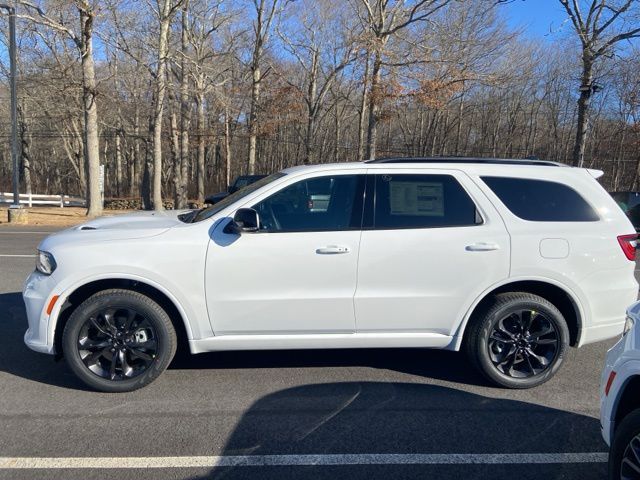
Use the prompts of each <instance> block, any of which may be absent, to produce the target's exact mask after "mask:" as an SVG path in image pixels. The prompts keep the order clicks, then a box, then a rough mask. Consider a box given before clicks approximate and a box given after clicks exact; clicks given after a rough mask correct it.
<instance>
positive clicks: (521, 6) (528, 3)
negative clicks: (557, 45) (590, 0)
mask: <svg viewBox="0 0 640 480" xmlns="http://www.w3.org/2000/svg"><path fill="white" fill-rule="evenodd" d="M504 8H505V9H506V11H507V12H506V13H507V17H508V19H509V24H510V25H511V26H517V27H522V28H524V29H525V34H526V35H527V36H530V37H538V38H543V39H544V38H546V39H548V40H549V41H551V40H553V39H554V38H557V36H558V35H559V34H563V33H567V29H570V28H571V26H570V25H569V24H568V23H566V21H565V20H566V19H567V14H566V12H565V11H564V9H563V7H562V5H560V2H559V1H558V0H513V1H512V2H511V3H509V4H507V5H505V6H504Z"/></svg>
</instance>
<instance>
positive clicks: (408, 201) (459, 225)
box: [354, 169, 510, 335]
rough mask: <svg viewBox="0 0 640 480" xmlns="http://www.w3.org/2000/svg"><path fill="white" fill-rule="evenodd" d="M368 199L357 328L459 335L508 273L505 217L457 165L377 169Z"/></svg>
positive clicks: (369, 182)
mask: <svg viewBox="0 0 640 480" xmlns="http://www.w3.org/2000/svg"><path fill="white" fill-rule="evenodd" d="M366 197H367V202H366V210H365V217H364V222H365V224H364V226H363V232H362V238H361V242H360V257H359V263H358V285H357V289H356V295H355V300H354V302H355V311H356V329H357V331H358V332H396V333H400V332H423V333H439V334H443V335H453V334H454V333H455V330H456V329H457V326H458V324H459V322H460V321H461V319H462V318H463V316H464V314H465V313H466V311H467V309H468V308H469V306H470V305H471V303H472V302H473V301H474V300H475V299H476V298H477V297H478V296H479V295H480V294H481V293H482V292H483V291H484V290H485V289H486V288H488V287H489V286H491V285H493V284H494V283H496V282H498V281H500V280H502V279H504V278H506V277H507V276H508V275H509V261H510V258H509V256H510V244H509V235H508V233H507V231H506V228H505V226H504V223H503V221H502V218H501V217H500V215H499V214H498V212H497V211H496V210H495V208H494V207H493V205H492V204H491V203H490V202H489V201H488V199H487V198H486V196H485V195H484V194H483V193H482V191H480V190H479V188H478V187H477V186H476V185H475V184H474V183H473V182H472V181H471V180H470V179H469V177H468V176H466V174H464V173H463V172H461V171H457V170H440V169H438V170H436V169H428V170H426V169H388V170H387V169H375V170H373V169H372V170H369V172H368V175H367V194H366Z"/></svg>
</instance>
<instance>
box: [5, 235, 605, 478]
mask: <svg viewBox="0 0 640 480" xmlns="http://www.w3.org/2000/svg"><path fill="white" fill-rule="evenodd" d="M46 235H47V229H45V228H43V227H38V228H35V227H31V228H22V229H18V228H8V227H2V228H0V466H4V467H7V466H8V465H9V464H12V465H13V466H22V467H25V468H4V469H2V468H0V478H2V479H4V478H11V479H13V478H20V479H23V478H24V479H35V478H60V479H74V478H83V479H90V478H106V477H113V476H114V475H117V477H118V478H119V479H128V478H131V479H134V478H135V479H165V478H167V479H169V478H172V479H174V478H193V479H204V478H214V479H217V478H220V479H222V478H225V479H232V478H233V479H235V478H278V479H282V478H332V479H334V478H344V477H347V476H349V477H350V478H354V479H356V478H421V479H422V478H430V479H438V478H452V477H454V476H460V477H461V478H462V477H463V478H523V479H524V478H545V479H551V478H576V479H596V478H598V479H600V478H604V477H605V473H606V463H605V461H606V455H605V452H606V445H605V444H604V442H603V441H602V439H601V437H600V431H599V430H600V427H599V421H598V409H599V404H598V383H599V375H600V371H601V367H602V362H603V358H604V354H605V352H606V350H607V349H608V348H609V347H610V346H611V345H612V344H613V341H609V342H605V343H600V344H596V345H590V346H587V347H584V348H582V349H580V350H574V349H572V351H571V353H570V355H569V357H568V359H567V361H566V363H565V365H564V367H563V368H562V370H561V371H560V372H559V374H558V375H557V376H556V377H555V378H554V379H552V380H551V381H550V382H548V383H546V384H545V385H542V386H541V387H538V388H536V389H533V390H525V391H508V390H501V389H497V388H493V387H490V386H488V385H487V384H486V383H485V381H484V380H483V379H482V378H481V377H480V376H479V375H478V374H476V373H475V372H474V371H472V370H471V368H470V366H469V365H468V364H467V362H466V359H465V358H464V357H463V356H462V355H459V354H456V353H451V352H438V351H427V350H341V351H290V352H257V353H254V352H224V353H211V354H202V355H199V356H192V357H191V356H186V357H181V358H178V359H177V360H175V361H174V363H173V364H172V366H171V367H170V369H169V370H168V371H167V372H165V374H163V375H162V376H161V377H160V378H159V379H158V380H157V381H156V382H155V383H153V384H152V385H151V386H149V387H147V388H145V389H143V390H140V391H137V392H133V393H128V394H101V393H96V392H92V391H88V390H87V389H85V388H84V387H83V385H82V384H80V383H79V381H77V380H76V379H75V377H74V376H73V375H72V374H71V372H70V371H69V369H68V368H67V367H66V365H65V363H64V362H63V361H62V362H55V361H54V360H53V358H52V357H49V356H47V355H42V354H38V353H35V352H31V351H30V350H28V349H27V348H26V347H25V345H24V343H23V341H22V337H23V335H24V331H25V329H26V322H27V321H26V316H25V311H24V307H23V304H22V299H21V296H20V290H21V287H22V282H23V280H24V278H25V277H26V276H27V274H28V273H29V272H30V271H31V270H32V269H33V261H34V259H33V252H34V250H35V247H36V246H37V244H38V243H39V242H40V240H41V239H42V238H44V236H46ZM20 459H21V460H20ZM3 462H4V463H3ZM53 467H55V468H53ZM70 467H74V468H70Z"/></svg>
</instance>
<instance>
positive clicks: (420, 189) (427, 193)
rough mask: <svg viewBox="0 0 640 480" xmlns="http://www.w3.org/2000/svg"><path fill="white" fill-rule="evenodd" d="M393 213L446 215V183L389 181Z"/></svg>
mask: <svg viewBox="0 0 640 480" xmlns="http://www.w3.org/2000/svg"><path fill="white" fill-rule="evenodd" d="M389 201H390V203H391V205H390V207H391V208H390V213H391V215H420V216H428V217H444V185H443V184H442V183H439V182H394V181H390V182H389Z"/></svg>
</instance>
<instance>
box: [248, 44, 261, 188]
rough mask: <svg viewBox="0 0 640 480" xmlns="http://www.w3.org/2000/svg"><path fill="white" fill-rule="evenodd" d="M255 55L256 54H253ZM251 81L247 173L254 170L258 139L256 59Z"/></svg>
mask: <svg viewBox="0 0 640 480" xmlns="http://www.w3.org/2000/svg"><path fill="white" fill-rule="evenodd" d="M254 55H257V54H254ZM252 74H253V76H252V81H251V111H250V113H249V157H248V161H247V168H248V171H247V173H248V174H249V175H254V174H255V171H256V148H257V139H258V102H259V101H260V75H261V74H260V66H259V65H258V64H257V59H256V60H254V65H253V67H252Z"/></svg>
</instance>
